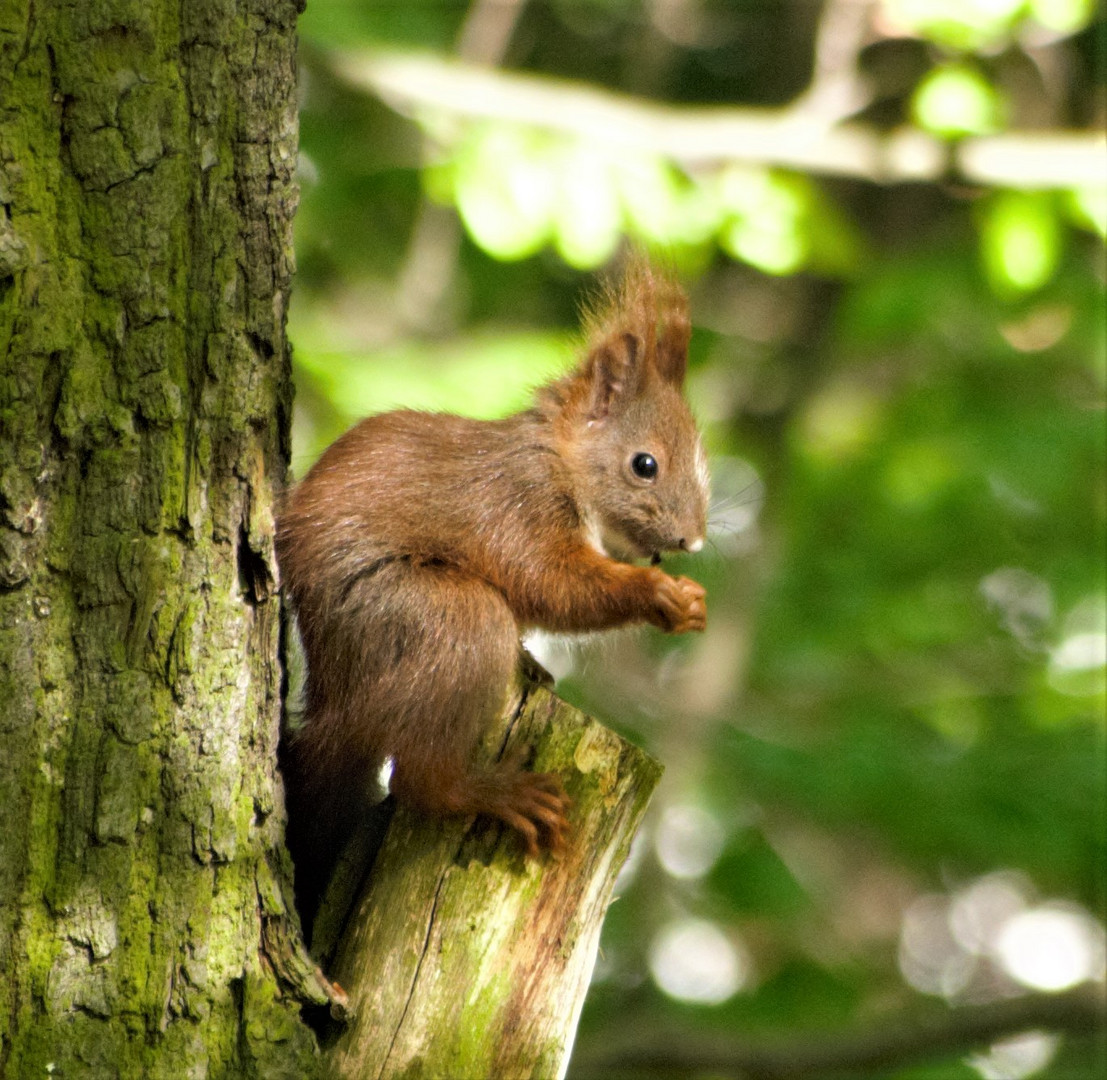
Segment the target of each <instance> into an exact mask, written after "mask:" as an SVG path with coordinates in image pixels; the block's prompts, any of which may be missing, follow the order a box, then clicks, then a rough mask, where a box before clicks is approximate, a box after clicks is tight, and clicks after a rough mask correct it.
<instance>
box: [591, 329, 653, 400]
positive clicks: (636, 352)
mask: <svg viewBox="0 0 1107 1080" xmlns="http://www.w3.org/2000/svg"><path fill="white" fill-rule="evenodd" d="M644 352H645V350H644V349H643V348H642V343H641V341H639V339H638V337H637V336H636V335H635V334H631V333H629V332H628V333H622V334H613V335H611V337H608V338H605V339H604V340H603V341H601V342H600V343H599V344H598V345H596V346H595V348H593V349H592V351H591V352H590V353H589V354H588V362H587V364H586V366H585V373H586V377H587V378H588V380H589V384H590V396H589V402H588V419H589V420H603V419H604V418H605V417H607V416H608V415H609V414H610V413H612V412H617V411H618V409H619V406H620V405H621V404H622V403H624V402H626V401H629V400H630V399H631V398H633V397H634V396H635V395H636V394H637V393H638V390H639V387H640V385H641V380H642V367H643V356H644Z"/></svg>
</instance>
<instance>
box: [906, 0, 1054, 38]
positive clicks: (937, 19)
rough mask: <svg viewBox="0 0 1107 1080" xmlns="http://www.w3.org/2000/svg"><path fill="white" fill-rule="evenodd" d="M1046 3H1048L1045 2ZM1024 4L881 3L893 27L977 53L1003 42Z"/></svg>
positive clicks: (988, 0)
mask: <svg viewBox="0 0 1107 1080" xmlns="http://www.w3.org/2000/svg"><path fill="white" fill-rule="evenodd" d="M1045 2H1046V3H1049V2H1051V0H1045ZM1023 3H1024V0H884V8H885V10H886V12H887V15H888V18H889V21H890V22H891V23H892V24H893V25H897V26H902V27H903V28H904V29H906V30H910V31H913V32H914V33H916V34H918V35H919V36H920V37H924V38H929V39H930V40H931V41H935V42H937V43H938V44H940V45H946V46H949V47H950V48H953V49H980V48H982V47H984V46H986V45H990V44H996V43H998V42H1000V41H1002V40H1003V39H1004V37H1006V36H1007V35H1008V34H1009V33H1010V30H1011V28H1012V26H1013V25H1014V23H1015V21H1016V20H1017V19H1018V17H1019V15H1020V13H1021V11H1022V7H1023Z"/></svg>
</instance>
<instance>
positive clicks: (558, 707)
mask: <svg viewBox="0 0 1107 1080" xmlns="http://www.w3.org/2000/svg"><path fill="white" fill-rule="evenodd" d="M515 747H533V748H534V751H535V762H534V764H535V768H537V769H539V770H542V771H551V772H556V773H557V774H558V776H560V777H561V779H562V780H563V781H564V783H565V789H566V791H567V792H568V794H569V796H570V797H571V798H572V800H573V805H572V808H571V810H570V813H569V819H570V830H569V835H568V837H567V841H566V845H565V848H564V850H562V851H561V852H559V853H558V854H557V855H545V856H542V857H540V858H537V859H528V858H526V857H525V856H524V854H523V847H522V845H521V843H520V842H519V838H518V836H516V835H515V834H514V833H512V832H511V831H510V830H508V829H505V828H503V827H501V826H498V825H495V824H493V823H490V822H488V821H483V820H480V819H478V820H476V821H475V822H473V821H454V822H447V823H443V822H432V821H427V820H426V819H425V818H422V817H420V816H418V815H416V814H414V813H411V812H409V811H407V810H405V809H404V808H402V807H399V808H397V810H396V813H395V815H394V816H393V818H392V823H391V826H390V827H389V830H388V834H387V836H386V838H385V840H384V845H383V847H382V848H381V850H380V853H379V854H378V855H377V858H376V862H375V863H374V864H373V869H372V871H371V873H370V875H369V878H368V880H367V881H366V882H365V884H364V886H363V888H362V890H361V895H360V896H359V897H358V899H357V901H356V903H355V905H354V908H353V912H352V915H351V917H350V919H349V921H348V923H347V925H346V926H345V928H344V931H343V932H342V934H341V938H340V940H339V941H338V951H337V955H336V957H335V959H334V961H333V963H330V965H329V970H331V971H332V972H333V974H334V977H335V978H336V979H337V980H338V982H339V983H340V984H341V985H342V986H343V987H344V988H345V990H346V991H347V993H348V994H349V1008H350V1015H349V1017H348V1022H347V1023H346V1025H345V1026H344V1027H343V1028H342V1029H341V1031H340V1032H339V1033H338V1036H337V1038H336V1040H335V1041H334V1043H333V1044H332V1045H329V1046H328V1047H327V1050H326V1061H327V1066H328V1070H329V1074H330V1075H332V1076H335V1077H348V1078H351V1080H353V1078H355V1077H356V1078H367V1077H373V1078H374V1080H394V1078H399V1077H409V1078H410V1077H458V1078H461V1077H466V1078H478V1077H496V1078H498V1080H508V1078H512V1080H516V1078H523V1077H526V1078H528V1080H552V1078H555V1077H561V1076H564V1075H565V1070H566V1068H567V1066H568V1061H569V1053H570V1050H571V1048H572V1044H573V1037H574V1035H575V1033H576V1026H577V1020H578V1018H579V1016H580V1010H581V1006H582V1005H583V1003H584V995H585V992H586V991H587V989H588V983H589V980H590V977H591V974H592V968H593V965H594V963H595V959H596V950H597V946H598V942H599V935H600V927H601V925H602V923H603V917H604V913H605V912H606V910H607V907H608V904H609V903H610V901H611V891H612V888H613V887H614V885H615V879H616V876H617V875H618V873H619V870H620V869H621V868H622V865H623V863H624V861H625V860H626V857H627V854H628V852H629V850H630V843H631V840H632V839H633V837H634V833H635V831H636V830H637V827H638V824H639V822H640V821H641V818H642V815H643V813H644V812H645V809H646V805H647V803H648V802H649V799H650V795H651V794H652V793H653V789H654V787H655V786H656V785H657V782H658V780H659V779H660V777H661V767H660V765H658V763H657V762H656V761H654V760H653V759H652V758H651V757H649V756H648V755H647V754H645V753H644V752H643V751H641V750H639V749H638V748H637V747H635V746H632V745H631V744H629V743H627V742H625V741H624V740H623V739H621V738H619V736H617V735H616V734H615V733H614V732H612V731H609V730H608V729H607V728H605V727H603V726H602V725H600V724H598V723H596V721H594V720H592V719H590V718H589V717H586V716H584V715H583V714H581V713H579V712H577V711H576V710H575V709H573V708H571V707H570V706H568V705H566V704H565V703H564V702H562V701H560V700H559V699H558V698H557V697H555V696H554V695H553V694H551V693H550V692H549V690H548V689H546V688H544V687H541V686H538V685H536V684H534V683H533V682H531V681H529V680H528V679H525V678H523V679H520V681H519V683H518V684H517V686H516V688H515V692H514V694H513V696H512V701H511V704H510V707H509V709H508V711H507V713H506V715H505V717H504V720H503V723H502V724H501V725H499V726H498V727H497V728H496V730H494V731H492V732H489V735H488V737H487V739H486V740H485V746H484V753H485V754H486V755H487V756H489V757H498V756H499V755H500V754H502V753H504V752H507V753H511V752H512V750H513V749H514V748H515ZM328 899H330V897H328ZM324 914H326V908H324ZM324 928H325V927H324ZM319 932H320V924H319V923H318V922H317V923H316V934H317V935H319ZM328 944H329V941H327V940H324V941H323V942H321V943H320V942H316V945H317V946H320V945H321V946H322V947H324V948H326V947H327V946H328Z"/></svg>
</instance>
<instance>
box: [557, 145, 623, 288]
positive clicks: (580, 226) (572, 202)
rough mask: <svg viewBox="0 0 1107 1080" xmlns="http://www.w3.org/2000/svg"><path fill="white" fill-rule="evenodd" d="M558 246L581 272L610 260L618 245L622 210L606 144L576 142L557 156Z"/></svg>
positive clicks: (568, 261) (570, 263)
mask: <svg viewBox="0 0 1107 1080" xmlns="http://www.w3.org/2000/svg"><path fill="white" fill-rule="evenodd" d="M554 215H555V217H554V245H555V246H556V247H557V250H558V253H559V254H560V255H561V257H562V258H563V259H564V260H565V261H566V262H567V263H568V264H569V265H570V266H575V267H576V268H577V269H578V270H591V269H593V268H595V267H597V266H599V265H601V264H602V263H604V262H606V261H607V260H608V259H609V258H610V257H611V255H612V254H613V253H614V251H615V247H616V245H617V244H618V243H619V235H620V232H621V227H622V213H621V210H620V206H619V198H618V194H617V192H616V189H615V177H614V174H613V172H612V168H611V163H610V161H609V160H608V158H607V156H606V154H605V153H604V152H603V150H602V148H600V147H598V146H594V145H590V144H587V143H582V142H577V143H573V144H570V145H569V146H567V147H565V148H563V150H562V152H561V154H560V155H559V156H558V158H557V197H556V204H555V211H554Z"/></svg>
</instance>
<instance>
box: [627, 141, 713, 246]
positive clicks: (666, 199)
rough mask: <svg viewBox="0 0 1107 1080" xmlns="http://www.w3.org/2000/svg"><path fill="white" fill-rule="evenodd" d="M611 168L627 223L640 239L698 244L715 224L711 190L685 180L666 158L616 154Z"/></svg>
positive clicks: (708, 234) (663, 242)
mask: <svg viewBox="0 0 1107 1080" xmlns="http://www.w3.org/2000/svg"><path fill="white" fill-rule="evenodd" d="M614 169H615V177H616V183H617V185H618V191H619V198H620V199H621V201H622V204H623V211H624V213H625V215H626V218H627V223H628V225H629V226H630V228H631V230H632V231H633V232H634V233H635V234H636V235H637V236H639V237H641V238H642V239H644V240H646V241H649V242H651V243H655V244H661V245H665V246H670V245H678V244H699V243H702V242H703V241H705V240H707V239H708V238H709V237H710V236H712V235H713V234H714V232H715V230H716V229H717V228H718V226H719V218H720V213H721V211H720V208H719V206H718V203H717V201H716V200H715V199H714V198H713V197H712V196H713V192H712V191H711V190H710V189H709V187H708V186H707V185H705V184H702V183H701V184H695V183H692V182H690V181H688V180H686V179H685V178H684V177H683V176H682V175H681V174H680V173H679V172H678V171H677V170H676V168H675V167H674V166H672V165H671V164H669V163H668V162H666V161H663V160H662V159H660V158H647V157H634V156H629V155H627V156H623V155H620V156H619V157H618V158H617V159H616V160H615V162H614Z"/></svg>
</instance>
